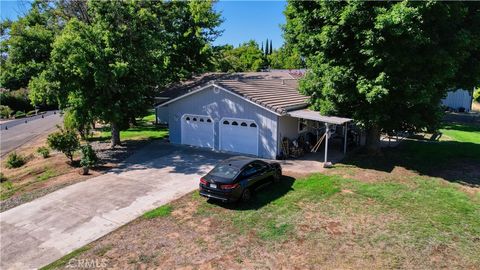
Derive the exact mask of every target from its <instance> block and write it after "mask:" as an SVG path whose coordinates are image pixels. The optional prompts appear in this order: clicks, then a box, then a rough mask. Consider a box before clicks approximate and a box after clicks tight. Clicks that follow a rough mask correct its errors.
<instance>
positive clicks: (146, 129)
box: [90, 113, 168, 141]
mask: <svg viewBox="0 0 480 270" xmlns="http://www.w3.org/2000/svg"><path fill="white" fill-rule="evenodd" d="M154 123H155V114H154V113H152V114H149V115H147V116H145V117H143V118H141V119H138V120H137V125H136V126H134V127H131V128H129V129H127V130H123V131H120V140H154V139H162V138H165V137H166V136H168V129H166V128H159V127H157V126H155V124H154ZM110 139H111V134H110V127H104V128H102V129H100V130H99V132H97V133H96V134H95V135H94V136H93V137H92V138H91V139H90V140H100V141H107V140H110Z"/></svg>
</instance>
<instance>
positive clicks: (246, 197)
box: [242, 188, 252, 202]
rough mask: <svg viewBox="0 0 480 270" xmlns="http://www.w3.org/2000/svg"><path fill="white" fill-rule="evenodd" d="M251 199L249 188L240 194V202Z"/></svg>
mask: <svg viewBox="0 0 480 270" xmlns="http://www.w3.org/2000/svg"><path fill="white" fill-rule="evenodd" d="M251 199H252V192H251V191H250V189H249V188H246V189H245V190H244V191H243V193H242V201H243V202H248V201H250V200H251Z"/></svg>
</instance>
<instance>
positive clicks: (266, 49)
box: [265, 38, 268, 55]
mask: <svg viewBox="0 0 480 270" xmlns="http://www.w3.org/2000/svg"><path fill="white" fill-rule="evenodd" d="M265 55H268V38H267V42H265Z"/></svg>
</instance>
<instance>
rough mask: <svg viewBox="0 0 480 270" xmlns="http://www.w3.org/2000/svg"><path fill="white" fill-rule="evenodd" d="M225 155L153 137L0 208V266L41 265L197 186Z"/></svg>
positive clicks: (36, 266) (17, 267)
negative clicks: (116, 159) (107, 168)
mask: <svg viewBox="0 0 480 270" xmlns="http://www.w3.org/2000/svg"><path fill="white" fill-rule="evenodd" d="M226 157H228V155H226V154H220V153H214V152H212V151H205V150H200V149H193V148H189V147H184V146H172V145H169V144H165V143H162V142H153V143H151V144H149V145H148V146H146V147H145V148H143V149H142V150H140V151H138V152H137V153H136V154H135V155H133V156H132V157H130V158H129V159H127V161H125V163H124V164H122V165H121V167H120V168H119V169H116V170H114V171H111V172H109V173H107V174H104V175H101V176H98V177H95V178H92V179H90V180H87V181H85V182H81V183H78V184H75V185H72V186H68V187H66V188H63V189H61V190H58V191H55V192H53V193H50V194H48V195H46V196H44V197H41V198H39V199H37V200H34V201H32V202H29V203H26V204H23V205H20V206H18V207H15V208H13V209H10V210H8V211H6V212H3V213H0V222H1V227H0V230H1V258H0V259H1V260H0V261H1V263H0V268H1V269H32V268H38V267H41V266H44V265H47V264H49V263H51V262H53V261H55V260H57V259H59V258H61V257H62V256H64V255H66V254H68V253H70V252H71V251H73V250H75V249H77V248H80V247H82V246H84V245H86V244H88V243H90V242H92V241H94V240H96V239H98V238H99V237H101V236H103V235H105V234H107V233H109V232H111V231H113V230H115V229H116V228H118V227H120V226H122V225H124V224H126V223H128V222H130V221H132V220H133V219H135V218H137V217H138V216H140V215H142V214H143V213H144V212H145V211H147V210H150V209H153V208H155V207H158V206H160V205H163V204H165V203H167V202H169V201H171V200H174V199H176V198H178V197H180V196H182V195H184V194H186V193H188V192H190V191H193V190H195V189H196V188H197V187H198V181H199V176H201V175H202V174H204V173H206V172H207V171H208V170H210V169H211V168H212V166H213V165H214V164H216V163H217V162H218V160H220V159H224V158H226Z"/></svg>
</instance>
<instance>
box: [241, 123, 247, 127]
mask: <svg viewBox="0 0 480 270" xmlns="http://www.w3.org/2000/svg"><path fill="white" fill-rule="evenodd" d="M240 126H242V127H247V126H248V125H247V123H245V122H242V123H241V124H240Z"/></svg>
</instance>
